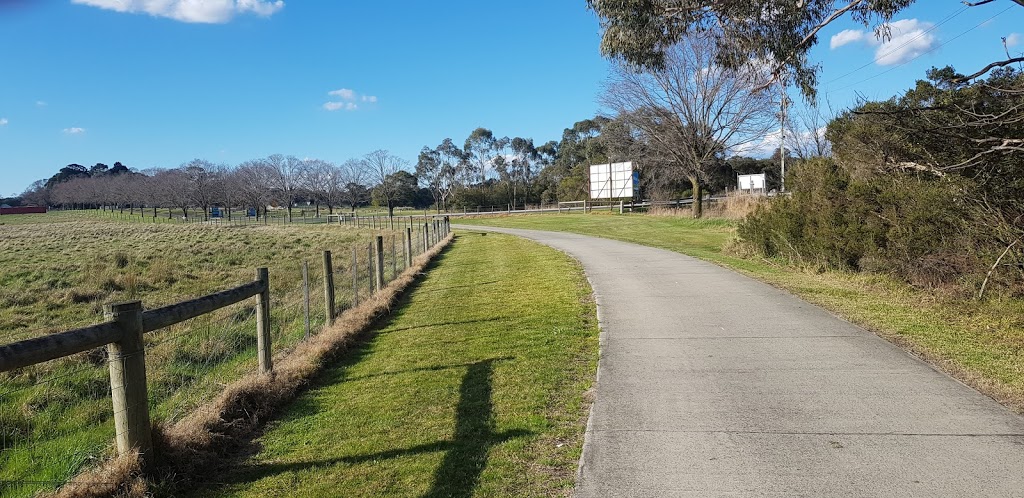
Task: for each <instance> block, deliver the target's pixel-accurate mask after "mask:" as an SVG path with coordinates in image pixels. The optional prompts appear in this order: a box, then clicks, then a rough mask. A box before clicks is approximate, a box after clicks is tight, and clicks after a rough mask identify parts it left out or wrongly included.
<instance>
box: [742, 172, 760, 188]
mask: <svg viewBox="0 0 1024 498" xmlns="http://www.w3.org/2000/svg"><path fill="white" fill-rule="evenodd" d="M737 187H739V189H740V190H751V191H753V190H762V191H763V190H764V173H760V174H757V175H739V177H738V181H737Z"/></svg>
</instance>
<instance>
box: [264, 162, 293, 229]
mask: <svg viewBox="0 0 1024 498" xmlns="http://www.w3.org/2000/svg"><path fill="white" fill-rule="evenodd" d="M263 162H264V164H265V165H266V166H267V167H269V173H270V178H269V181H270V183H269V184H268V185H269V187H270V188H272V189H274V190H275V191H277V194H278V196H279V197H280V200H281V203H282V204H285V205H286V206H287V208H288V221H292V204H294V203H295V196H296V194H298V192H299V190H300V189H301V188H302V166H303V164H302V161H301V160H300V159H299V158H297V157H295V156H283V155H281V154H273V155H271V156H269V157H267V158H266V159H265V160H264V161H263Z"/></svg>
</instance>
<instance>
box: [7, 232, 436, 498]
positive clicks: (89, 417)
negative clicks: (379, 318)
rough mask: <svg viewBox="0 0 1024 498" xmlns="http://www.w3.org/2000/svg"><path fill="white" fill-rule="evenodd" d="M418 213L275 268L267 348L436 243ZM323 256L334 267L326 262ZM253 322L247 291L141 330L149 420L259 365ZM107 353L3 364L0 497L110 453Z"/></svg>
mask: <svg viewBox="0 0 1024 498" xmlns="http://www.w3.org/2000/svg"><path fill="white" fill-rule="evenodd" d="M421 221H422V219H420V220H418V221H416V220H405V223H403V225H405V226H404V228H407V229H408V230H405V229H403V230H398V228H399V227H397V226H396V230H395V231H389V232H381V235H371V236H370V237H365V236H364V237H358V238H356V239H355V241H354V242H352V243H351V245H350V246H348V247H337V248H332V249H333V251H331V257H329V258H328V257H325V258H324V261H292V262H289V264H288V265H287V266H286V267H280V266H279V267H277V268H274V269H273V270H272V272H271V274H270V294H271V309H270V336H271V344H272V352H273V354H275V355H280V354H287V353H288V352H289V351H291V350H293V349H294V348H295V347H296V346H297V345H298V344H299V343H300V342H301V341H303V340H306V339H307V338H309V337H312V336H314V335H316V334H317V333H318V332H320V331H321V330H323V328H324V326H325V325H326V324H327V322H328V320H329V318H328V316H330V317H331V318H332V319H333V318H334V317H335V316H338V315H340V314H341V313H343V312H344V311H345V310H347V309H351V308H353V307H355V306H357V305H358V304H359V303H360V302H362V301H364V300H365V299H367V298H368V297H369V296H371V295H372V294H373V293H374V292H375V290H376V289H377V282H376V280H377V278H378V277H379V278H380V279H381V280H382V283H383V284H385V285H387V284H388V283H390V282H391V281H393V280H395V279H396V278H398V277H399V276H400V275H401V274H402V272H404V271H405V269H406V268H407V266H408V262H409V261H410V260H411V259H412V258H411V257H410V254H408V252H409V251H408V249H407V247H410V248H411V250H412V256H416V255H419V254H422V253H424V252H426V251H427V250H428V249H429V248H430V247H432V246H433V245H434V244H436V243H437V242H440V240H441V236H440V235H439V234H437V233H435V231H436V230H438V229H439V228H440V227H441V226H442V225H441V224H440V223H437V224H433V225H430V224H429V223H428V224H424V223H420V222H421ZM370 223H373V222H372V221H370ZM378 223H380V220H378ZM407 237H408V239H409V240H407ZM378 238H379V239H380V241H379V242H378V240H377V239H378ZM378 244H379V247H380V249H381V251H379V253H378V251H377V247H378ZM378 257H379V258H380V260H379V263H380V264H378ZM328 259H330V260H331V267H330V268H325V267H324V262H325V261H326V260H328ZM329 273H330V274H332V277H333V279H329V278H328V274H329ZM331 280H333V286H330V292H328V288H327V287H328V286H327V282H330V281H331ZM329 295H333V299H334V302H333V303H332V304H333V305H334V306H333V309H334V310H335V312H334V314H333V315H331V312H330V310H331V309H332V307H331V306H328V304H329V303H328V302H327V299H328V296H329ZM255 330H256V307H255V306H253V304H252V302H251V301H250V300H246V301H242V302H239V303H237V304H233V305H229V306H226V307H223V308H220V309H217V310H215V311H213V312H210V313H207V314H204V315H201V316H199V317H196V318H192V319H189V320H186V321H183V322H180V323H177V324H175V325H172V326H169V327H165V328H162V329H159V330H156V331H154V332H151V333H148V334H146V335H145V336H144V341H145V350H144V351H145V353H144V354H145V371H146V386H147V391H148V399H147V400H146V401H145V402H144V403H143V404H145V405H146V406H145V408H146V409H147V410H148V413H149V417H150V418H151V420H156V421H159V422H160V423H162V424H165V425H169V424H173V423H175V422H177V421H180V420H181V419H182V418H183V417H185V416H186V415H188V414H190V413H194V412H195V411H196V410H197V409H200V408H201V407H202V406H204V404H206V403H207V402H209V401H210V400H212V399H214V398H215V397H216V396H217V395H218V394H219V393H220V392H221V391H222V390H223V389H224V387H225V385H227V384H229V383H231V382H232V381H234V380H237V379H240V378H242V377H243V376H245V375H247V374H249V373H251V372H254V371H256V368H257V336H256V333H255ZM109 354H110V353H109V352H108V348H107V347H99V348H95V349H93V350H90V351H86V352H84V353H80V354H75V355H71V356H67V357H64V358H60V359H57V360H52V361H48V362H45V363H40V364H36V365H31V366H28V367H23V368H18V369H14V370H11V371H7V372H0V497H9V496H10V497H14V496H35V495H38V494H39V493H42V492H46V491H49V490H53V489H55V488H56V487H58V486H61V485H62V484H65V483H67V482H69V480H70V479H72V478H73V476H75V475H76V474H77V473H78V472H79V471H81V470H82V469H83V468H84V467H87V466H89V465H90V464H92V463H95V462H97V461H98V460H102V459H105V458H108V457H110V456H112V455H113V454H114V453H115V452H114V449H113V447H112V444H111V441H112V436H114V435H115V434H114V433H115V430H114V416H115V414H114V413H113V410H112V409H111V386H110V382H111V381H110V374H109V365H108V363H110V362H111V358H110V357H109ZM125 409H126V410H129V411H131V410H138V409H141V407H139V406H131V405H128V406H127V407H126V408H125ZM76 484H77V485H84V486H88V485H95V484H97V483H87V482H79V483H76Z"/></svg>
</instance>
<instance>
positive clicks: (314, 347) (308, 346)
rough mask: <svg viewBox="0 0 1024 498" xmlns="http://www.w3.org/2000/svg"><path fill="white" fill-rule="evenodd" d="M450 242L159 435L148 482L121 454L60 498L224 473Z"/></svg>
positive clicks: (160, 491)
mask: <svg viewBox="0 0 1024 498" xmlns="http://www.w3.org/2000/svg"><path fill="white" fill-rule="evenodd" d="M451 239H452V237H451V236H449V237H447V238H446V239H444V240H443V241H442V242H441V243H439V244H438V245H436V246H434V247H433V248H431V249H430V250H428V251H427V252H426V253H424V254H422V255H420V256H418V257H417V258H416V259H415V260H414V261H413V266H411V267H409V268H407V269H406V270H405V271H404V272H402V274H401V275H399V276H398V277H397V278H396V279H394V280H393V281H391V282H390V283H388V284H387V286H386V287H385V288H384V289H382V290H381V291H379V292H377V293H375V294H374V295H373V296H371V297H370V298H368V299H365V300H363V301H362V303H361V304H360V305H358V306H356V307H354V308H351V309H349V310H347V311H345V312H344V313H343V314H342V315H341V317H339V319H338V320H337V321H336V322H335V323H334V324H333V325H331V326H328V327H325V328H324V330H322V331H321V332H320V333H319V334H317V335H314V336H312V337H310V338H309V339H307V340H305V341H303V342H300V343H299V344H298V345H297V346H296V347H295V348H294V349H293V350H290V351H283V352H280V353H278V354H275V355H274V356H275V358H274V364H275V367H274V371H273V373H272V374H269V375H263V374H256V373H251V374H249V375H246V376H244V377H243V378H241V379H238V380H236V381H234V382H231V383H230V384H228V385H227V386H226V387H224V390H223V391H222V392H221V393H220V395H219V396H217V397H216V399H214V400H212V401H210V402H208V403H206V404H204V405H203V406H200V407H199V408H198V409H196V410H194V411H192V412H191V413H190V414H189V415H188V416H186V417H184V418H183V419H181V420H180V421H178V422H177V423H174V424H158V425H157V426H156V427H154V430H153V439H154V448H155V452H154V453H155V458H150V459H148V461H147V462H146V463H147V469H146V475H148V476H149V478H146V477H144V476H143V475H142V473H141V465H140V463H141V462H140V461H139V459H138V456H137V455H121V456H118V457H116V458H112V459H110V460H107V461H105V462H103V463H102V464H100V465H98V466H96V467H95V468H93V469H90V470H89V471H87V472H85V473H84V474H83V475H80V476H78V477H77V478H76V479H74V480H72V481H70V482H68V483H66V484H65V485H64V486H62V487H61V488H60V489H59V490H58V491H57V493H55V496H56V497H58V498H93V497H96V498H98V497H102V496H126V497H139V498H141V497H143V496H151V494H150V493H151V492H152V493H155V494H156V495H158V496H175V495H177V494H180V493H181V492H183V491H184V490H187V489H191V488H192V487H194V486H195V485H196V484H197V483H202V482H208V480H209V479H211V478H212V476H215V475H219V473H220V472H221V471H223V468H224V462H225V461H226V460H230V459H231V458H232V457H234V456H236V455H237V454H238V453H239V452H245V451H250V448H251V443H252V441H251V438H252V436H253V434H255V433H256V432H257V431H258V430H259V429H260V428H261V427H263V426H264V424H265V423H266V421H267V420H269V419H270V418H271V417H272V416H273V415H274V414H275V413H276V412H277V411H278V410H279V409H280V408H281V407H282V406H283V405H284V404H285V403H287V402H289V401H291V400H292V399H294V397H295V396H296V395H297V394H298V393H299V392H300V391H301V390H302V389H303V388H304V387H306V386H307V385H308V383H309V381H310V380H311V379H312V378H313V377H314V376H316V374H317V373H319V372H320V371H321V370H322V369H323V367H324V366H325V365H326V364H327V363H328V362H329V361H330V360H331V359H333V358H334V357H336V356H337V355H338V354H340V353H342V352H344V351H345V350H346V348H347V347H348V346H349V345H350V344H351V343H352V342H353V340H354V339H355V338H356V337H358V335H359V334H360V333H361V332H364V331H366V330H367V329H368V328H369V327H370V326H371V325H372V323H373V322H374V320H375V319H376V318H377V317H380V316H382V315H384V314H385V313H387V312H388V310H389V309H390V308H391V306H392V305H394V304H395V302H396V300H397V299H398V297H399V296H401V295H402V293H403V292H404V291H405V290H406V289H407V288H408V287H409V285H410V284H412V283H413V281H414V280H415V279H416V277H417V275H419V274H420V273H421V272H422V271H423V270H424V269H425V268H426V266H427V264H428V263H429V262H430V261H431V259H432V258H434V257H436V256H437V255H438V254H439V253H440V252H441V251H442V250H443V249H444V247H445V246H446V245H447V244H448V243H449V242H450V241H451Z"/></svg>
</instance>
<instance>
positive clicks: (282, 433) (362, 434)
mask: <svg viewBox="0 0 1024 498" xmlns="http://www.w3.org/2000/svg"><path fill="white" fill-rule="evenodd" d="M400 304H401V305H400V307H398V308H397V309H396V311H395V312H394V313H393V314H392V315H390V316H389V317H388V318H386V319H385V321H383V322H382V323H381V324H380V327H379V330H378V331H377V332H375V333H374V334H373V335H372V337H370V338H368V339H366V341H365V342H364V343H363V344H361V345H359V346H357V347H356V348H354V349H353V350H351V351H350V352H349V353H348V354H347V355H346V356H345V358H344V359H342V360H341V362H340V363H339V364H337V365H335V366H333V367H330V368H329V369H328V370H327V371H326V372H325V373H324V374H323V375H322V376H321V377H320V378H319V379H318V381H317V382H316V387H314V388H313V389H311V390H310V391H308V392H306V393H305V394H303V395H302V396H300V397H299V399H298V400H297V401H296V402H295V403H293V404H291V405H289V407H288V408H287V409H286V410H285V411H284V413H283V414H282V415H281V416H280V417H279V418H278V420H277V421H276V422H273V423H272V424H271V426H270V428H269V429H268V430H267V431H266V432H265V434H264V435H263V436H262V437H261V438H260V439H259V441H258V442H259V444H260V445H261V446H262V448H261V450H260V451H259V452H258V453H257V454H255V455H253V456H252V457H250V458H249V459H247V460H245V461H244V462H241V463H239V464H238V465H237V466H236V467H235V468H234V469H233V470H230V471H228V472H226V473H225V474H223V477H224V479H223V480H222V482H221V483H219V484H210V485H208V486H207V487H206V488H205V489H201V490H199V491H197V492H196V493H195V495H196V496H283V495H289V496H552V495H560V494H567V493H568V492H569V491H570V490H571V487H572V485H573V482H574V476H575V471H576V465H577V462H578V460H579V456H580V452H581V449H582V443H583V433H584V428H585V425H586V418H587V406H588V400H587V397H586V393H587V391H588V389H589V387H590V385H591V384H592V382H593V378H594V372H595V370H596V367H597V348H598V345H597V337H598V329H597V320H596V314H595V313H596V310H595V307H594V304H593V302H592V301H591V291H590V288H589V285H588V284H587V282H586V280H585V278H584V276H583V275H582V272H581V269H580V268H579V266H578V264H576V263H575V262H574V261H572V260H571V259H569V258H568V257H567V256H565V255H563V254H561V253H559V252H557V251H554V250H552V249H549V248H545V247H543V246H540V245H537V244H535V243H533V242H529V241H525V240H522V239H518V238H514V237H508V236H501V235H495V234H491V235H487V236H480V235H463V236H460V237H458V238H457V239H456V241H455V242H454V244H453V245H452V246H451V247H450V248H449V250H448V251H447V252H446V253H444V254H443V255H441V256H440V257H439V258H438V260H437V264H436V266H435V267H434V268H433V269H432V270H431V271H430V273H429V274H428V275H427V277H426V278H425V279H424V280H423V281H422V282H421V283H419V284H418V285H417V286H416V288H415V289H414V290H413V291H412V292H411V293H410V294H408V295H407V297H406V298H403V299H402V301H401V303H400Z"/></svg>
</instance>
